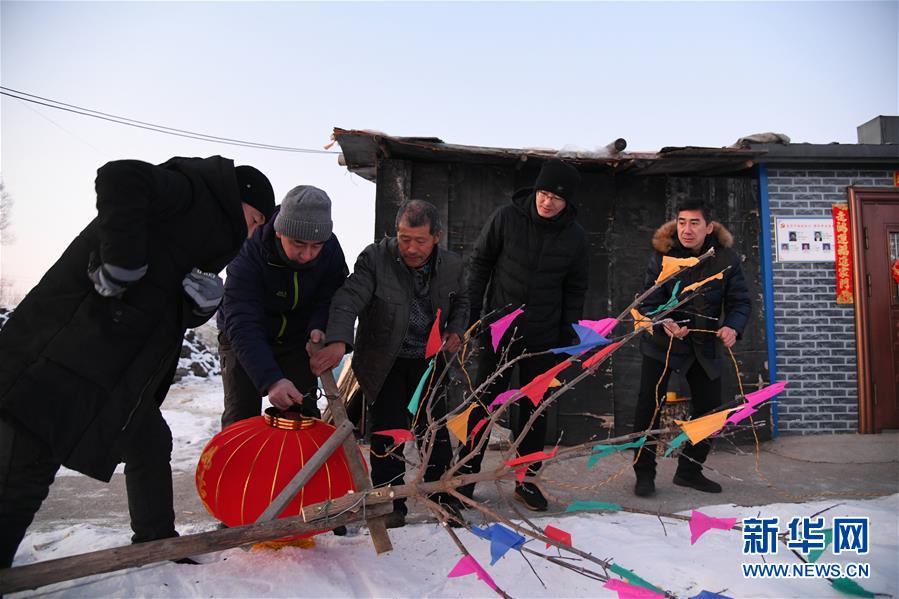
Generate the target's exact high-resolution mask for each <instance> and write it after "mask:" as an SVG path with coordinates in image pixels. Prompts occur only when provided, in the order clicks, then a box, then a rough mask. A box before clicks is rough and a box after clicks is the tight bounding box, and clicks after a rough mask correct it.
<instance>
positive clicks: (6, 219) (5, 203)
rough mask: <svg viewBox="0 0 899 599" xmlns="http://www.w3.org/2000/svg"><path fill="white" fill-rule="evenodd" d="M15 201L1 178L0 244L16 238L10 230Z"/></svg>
mask: <svg viewBox="0 0 899 599" xmlns="http://www.w3.org/2000/svg"><path fill="white" fill-rule="evenodd" d="M13 203H14V202H13V199H12V196H11V195H9V192H7V191H6V185H5V184H4V183H3V179H0V245H9V244H11V243H13V242H14V241H15V240H16V239H15V237H14V236H13V234H12V232H11V230H10V226H11V225H12V207H13Z"/></svg>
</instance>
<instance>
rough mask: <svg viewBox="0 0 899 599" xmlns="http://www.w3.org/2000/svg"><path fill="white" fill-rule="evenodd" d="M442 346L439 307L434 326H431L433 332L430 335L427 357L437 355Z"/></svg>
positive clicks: (426, 351)
mask: <svg viewBox="0 0 899 599" xmlns="http://www.w3.org/2000/svg"><path fill="white" fill-rule="evenodd" d="M442 346H443V339H441V338H440V308H437V318H435V319H434V326H432V327H431V334H430V335H429V336H428V346H427V347H426V348H425V359H426V360H427V359H428V358H430V357H431V356H436V355H437V352H439V351H440V348H441V347H442Z"/></svg>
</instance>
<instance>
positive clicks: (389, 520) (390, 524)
mask: <svg viewBox="0 0 899 599" xmlns="http://www.w3.org/2000/svg"><path fill="white" fill-rule="evenodd" d="M405 525H406V512H401V511H399V510H393V511H392V512H390V513H389V514H387V515H386V516H384V526H386V527H387V528H402V527H403V526H405Z"/></svg>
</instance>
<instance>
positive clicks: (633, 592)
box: [602, 578, 664, 599]
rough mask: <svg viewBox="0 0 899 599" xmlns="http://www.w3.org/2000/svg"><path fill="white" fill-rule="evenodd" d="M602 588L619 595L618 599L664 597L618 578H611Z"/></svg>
mask: <svg viewBox="0 0 899 599" xmlns="http://www.w3.org/2000/svg"><path fill="white" fill-rule="evenodd" d="M602 586H603V587H605V588H607V589H609V590H610V591H615V592H616V593H618V599H655V598H656V597H664V595H660V594H658V593H656V592H655V591H650V590H649V589H647V588H646V587H638V586H637V585H635V584H631V583H629V582H624V581H623V580H618V579H617V578H610V579H609V580H607V581H606V583H605V584H604V585H602Z"/></svg>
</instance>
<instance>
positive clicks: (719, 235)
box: [640, 221, 751, 380]
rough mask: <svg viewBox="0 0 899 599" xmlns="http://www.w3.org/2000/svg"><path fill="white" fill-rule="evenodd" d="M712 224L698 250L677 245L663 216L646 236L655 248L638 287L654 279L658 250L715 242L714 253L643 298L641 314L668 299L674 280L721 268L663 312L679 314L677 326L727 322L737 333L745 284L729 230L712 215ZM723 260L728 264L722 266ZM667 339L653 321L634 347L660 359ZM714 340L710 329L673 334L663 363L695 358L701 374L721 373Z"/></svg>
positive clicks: (744, 308) (675, 254) (678, 364)
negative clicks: (677, 336)
mask: <svg viewBox="0 0 899 599" xmlns="http://www.w3.org/2000/svg"><path fill="white" fill-rule="evenodd" d="M712 225H713V226H714V229H713V230H712V233H711V234H709V235H708V236H707V237H706V238H705V243H703V246H702V248H700V250H699V252H698V253H694V252H692V251H691V250H689V249H687V248H685V247H684V246H683V245H681V242H680V241H679V240H678V238H677V222H676V221H669V222H667V223H665V224H664V225H662V226H661V227H659V228H658V229H657V230H656V232H655V234H654V235H653V238H652V247H653V249H654V250H655V251H654V252H653V253H652V256H651V257H650V259H649V264H648V265H647V267H646V276H645V280H644V287H643V288H644V289H649V288H650V287H652V286H653V284H654V283H655V280H656V278H658V276H659V273H660V272H661V271H662V258H663V257H664V256H671V257H672V258H687V257H690V256H696V255H699V254H703V253H705V252H706V251H708V249H709V248H711V247H714V248H715V256H714V257H713V258H710V259H708V260H706V261H704V262H703V263H702V264H700V265H699V266H696V267H694V268H692V269H690V270H688V271H686V272H685V273H684V274H682V275H680V276H678V277H676V278H673V279H671V280H669V281H668V283H666V284H665V285H663V286H662V287H661V288H660V289H659V290H657V291H656V292H655V293H653V294H652V295H651V296H649V297H648V298H647V299H646V300H645V301H644V302H643V305H642V306H641V307H640V311H641V313H643V314H646V313H647V312H651V311H653V310H654V309H655V308H657V307H658V306H660V305H661V304H663V303H665V302H666V301H668V299H670V298H671V293H672V291H673V290H674V285H675V284H676V281H677V280H680V281H681V285H680V289H684V288H685V287H686V286H687V285H690V284H691V283H696V282H698V281H702V280H703V279H706V278H708V277H710V276H712V275H715V274H716V273H718V272H721V271H724V275H723V278H722V279H720V280H713V281H709V282H708V283H706V284H705V285H703V286H702V287H701V288H700V289H699V294H698V295H697V296H696V297H695V298H694V299H692V300H691V301H690V302H689V303H687V304H684V306H683V311H682V312H679V311H675V312H671V313H670V314H669V315H668V318H671V319H673V320H677V321H682V320H684V321H686V322H685V323H681V326H686V327H689V328H691V329H703V330H717V329H719V328H721V327H723V326H727V327H730V328H732V329H733V330H734V331H736V332H737V337H738V338H739V337H740V336H741V335H742V333H743V329H744V328H745V327H746V322H747V321H748V320H749V314H750V309H751V302H750V300H749V290H748V289H747V288H746V279H745V278H744V276H743V268H742V266H741V259H740V256H739V255H738V254H737V253H736V252H735V251H734V250H733V249H731V246H732V245H733V243H734V238H733V235H731V233H730V231H728V230H727V228H725V227H724V225H722V224H721V223H719V222H716V221H713V222H712ZM728 266H729V267H730V268H727V267H728ZM724 269H727V270H724ZM722 312H723V314H722ZM668 342H669V337H668V335H666V334H665V333H664V331H662V330H661V329H660V328H659V327H656V328H655V333H654V334H653V335H651V336H650V335H648V334H644V336H643V338H642V339H641V341H640V350H641V351H642V353H643V354H644V355H646V356H649V357H650V358H653V359H655V360H658V361H660V362H664V361H665V355H666V353H667V352H668ZM719 345H721V344H720V343H719V342H718V340H717V338H716V337H715V336H714V335H712V334H711V333H693V332H691V333H690V334H688V335H687V336H686V337H684V338H683V339H675V340H674V342H673V343H672V346H671V355H670V356H669V365H670V366H671V367H672V368H676V369H681V370H686V369H688V368H689V367H690V365H692V364H693V361H694V360H699V363H700V364H702V367H703V368H704V369H705V371H706V374H708V376H709V378H711V379H713V380H714V379H716V378H718V377H719V376H720V375H721V351H720V350H719V349H718V346H719Z"/></svg>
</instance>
